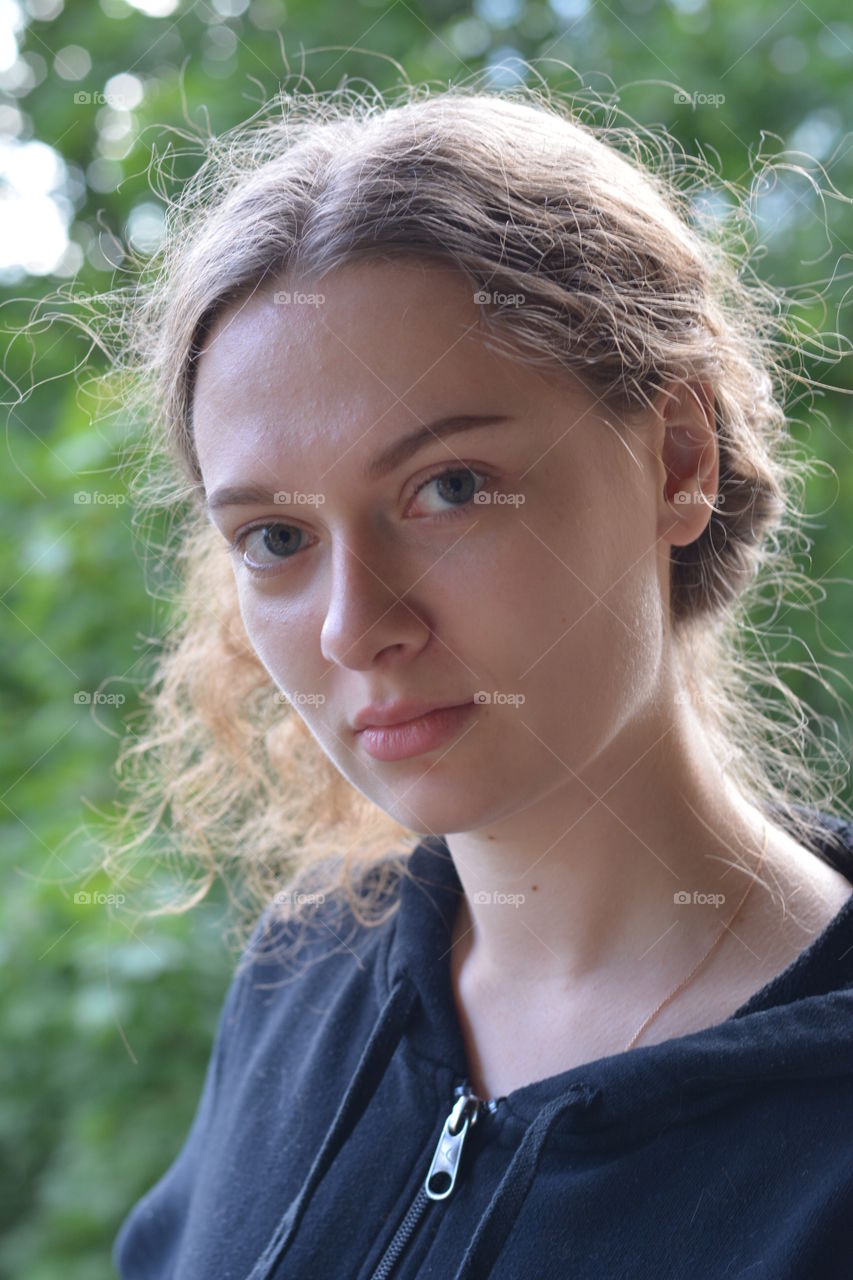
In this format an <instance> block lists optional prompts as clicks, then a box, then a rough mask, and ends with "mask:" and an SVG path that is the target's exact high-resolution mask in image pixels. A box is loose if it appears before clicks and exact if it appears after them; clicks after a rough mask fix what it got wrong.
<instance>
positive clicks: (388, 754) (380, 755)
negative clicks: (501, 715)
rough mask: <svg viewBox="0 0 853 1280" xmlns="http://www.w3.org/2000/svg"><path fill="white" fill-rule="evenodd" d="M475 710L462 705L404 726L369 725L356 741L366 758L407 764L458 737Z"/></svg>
mask: <svg viewBox="0 0 853 1280" xmlns="http://www.w3.org/2000/svg"><path fill="white" fill-rule="evenodd" d="M476 710H477V704H476V703H474V702H466V703H464V704H462V705H461V706H458V707H443V708H442V709H441V710H440V711H430V712H429V713H428V714H427V715H425V716H418V718H417V720H407V721H405V723H404V724H393V725H387V726H386V727H385V728H380V727H379V726H378V725H369V726H368V727H367V728H366V729H359V730H358V738H359V740H360V742H361V743H362V744H363V746H364V749H365V751H366V752H367V754H368V755H370V756H373V758H374V760H407V759H408V758H409V756H419V755H421V754H422V752H424V751H433V750H434V749H435V748H436V747H440V746H441V745H442V744H443V743H445V742H447V741H448V740H449V739H450V738H452V737H453V736H454V734H456V733H458V732H459V730H460V729H461V728H462V726H463V724H464V723H465V721H466V720H468V718H469V717H470V716H471V714H472V713H473V712H474V711H476Z"/></svg>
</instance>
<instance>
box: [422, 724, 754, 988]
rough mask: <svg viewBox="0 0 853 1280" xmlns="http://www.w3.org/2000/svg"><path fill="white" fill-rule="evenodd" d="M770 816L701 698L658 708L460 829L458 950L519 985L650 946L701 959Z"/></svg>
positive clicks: (568, 976) (455, 851) (456, 843)
mask: <svg viewBox="0 0 853 1280" xmlns="http://www.w3.org/2000/svg"><path fill="white" fill-rule="evenodd" d="M765 830H766V823H765V821H764V819H763V817H762V815H761V814H760V813H759V812H758V810H757V809H756V808H755V807H754V806H752V805H750V804H748V803H747V802H746V801H745V800H744V799H743V797H741V796H740V795H739V794H738V793H737V792H736V790H735V788H734V787H733V786H732V785H731V783H730V782H728V781H727V779H726V778H725V776H724V775H722V773H721V772H720V770H719V768H718V766H717V765H716V762H715V760H714V759H713V755H712V752H711V750H710V746H709V743H708V740H707V737H706V735H705V734H704V732H703V730H702V729H701V725H700V724H699V722H698V720H697V718H696V717H695V714H694V713H693V712H692V710H691V709H690V708H689V706H682V705H677V706H676V712H675V714H674V715H673V717H672V718H671V719H670V720H669V721H668V722H666V723H662V722H661V721H660V720H659V719H655V718H654V717H652V716H650V717H649V719H648V720H647V721H646V722H645V723H644V724H641V725H637V724H636V723H635V724H633V725H632V726H631V731H630V734H624V735H622V736H621V737H620V738H619V739H617V740H615V741H614V742H612V743H611V744H610V745H609V746H608V748H607V750H606V752H604V753H603V754H602V755H601V756H600V757H598V758H597V759H596V760H595V761H594V762H592V763H591V764H590V765H589V766H588V767H587V768H585V770H584V773H583V775H582V776H580V775H572V776H571V777H570V778H569V780H568V781H567V782H566V783H565V784H564V785H562V786H561V787H559V788H558V789H556V790H554V791H552V792H551V793H549V794H548V795H546V796H545V797H544V798H540V799H538V800H536V801H535V802H534V803H533V804H531V805H529V806H527V807H526V808H525V809H524V810H523V811H521V812H516V813H514V814H512V815H511V816H509V817H506V818H503V819H501V820H500V821H498V822H495V823H493V824H491V825H489V826H488V827H485V828H482V829H478V830H476V831H468V832H460V833H458V834H451V835H448V836H447V837H446V840H447V845H448V848H449V850H450V853H451V855H452V857H453V859H454V863H455V865H456V869H457V872H458V875H459V878H460V880H461V883H462V886H463V889H464V891H465V898H464V900H463V901H462V903H461V905H460V911H459V915H458V917H457V921H456V927H455V931H454V947H455V948H458V952H457V954H456V956H455V961H456V962H457V963H461V962H462V961H463V960H464V963H465V964H466V965H467V966H468V967H469V969H470V968H473V969H474V970H475V971H476V972H477V974H478V975H480V977H483V978H487V979H494V980H495V981H496V982H500V983H501V984H502V985H509V986H510V987H511V988H524V987H527V986H529V985H530V984H533V983H536V984H537V985H538V986H540V987H541V984H543V983H545V984H547V985H549V986H552V987H556V988H557V989H564V988H565V987H567V986H568V985H569V984H571V985H577V984H578V983H582V982H583V981H584V980H585V979H589V980H595V981H598V980H600V979H601V978H605V979H606V978H607V976H608V974H609V973H612V974H614V975H615V974H617V973H618V975H619V977H620V979H621V978H623V977H624V973H625V965H626V963H628V964H631V963H632V958H633V961H636V962H639V961H640V959H641V958H644V957H646V956H652V957H653V958H654V961H655V964H656V965H657V964H659V965H661V966H662V967H666V969H667V971H669V969H670V968H672V970H673V971H677V970H678V969H679V966H680V965H682V962H683V966H684V967H687V966H689V965H690V963H691V962H692V961H695V959H696V958H697V954H699V953H700V951H701V946H702V944H703V942H704V943H710V942H711V940H712V939H713V938H714V936H715V935H716V933H717V932H718V931H719V929H720V928H721V927H722V926H723V924H724V922H725V921H726V920H727V919H728V918H729V916H730V915H731V913H732V912H733V911H734V909H735V907H736V905H737V903H738V902H739V901H740V898H741V896H742V894H743V893H744V890H745V889H746V887H747V885H748V884H749V873H754V871H755V869H756V867H757V866H758V863H759V860H760V857H761V850H762V845H763V841H764V835H765ZM745 872H746V874H745ZM679 891H681V892H687V893H689V894H690V898H691V902H690V904H689V905H682V904H679V903H677V902H676V901H675V899H674V895H675V893H677V892H679ZM694 893H696V894H697V895H700V897H699V900H698V901H697V900H694ZM720 894H722V895H724V899H723V901H722V902H720V901H719V899H716V905H715V898H714V897H712V896H711V895H720ZM485 895H491V897H490V898H488V897H486V896H485ZM752 896H754V895H752ZM655 953H656V954H655Z"/></svg>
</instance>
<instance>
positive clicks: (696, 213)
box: [93, 84, 840, 924]
mask: <svg viewBox="0 0 853 1280" xmlns="http://www.w3.org/2000/svg"><path fill="white" fill-rule="evenodd" d="M594 106H595V104H592V105H591V104H590V103H589V101H588V100H583V99H580V98H579V97H578V96H577V95H575V96H574V98H573V99H572V98H568V99H566V98H563V97H561V96H559V95H557V94H556V93H554V92H553V91H547V90H543V89H541V88H530V87H526V86H523V85H522V86H516V87H513V88H512V89H511V90H498V89H489V90H483V89H480V88H478V87H476V86H474V85H457V86H455V87H450V88H442V89H440V90H431V89H429V87H428V86H426V85H421V86H418V85H408V84H407V85H404V86H402V87H400V88H399V90H398V91H396V92H395V94H393V95H390V94H386V95H384V96H383V95H382V94H380V93H379V91H378V90H377V91H375V92H374V95H373V97H372V98H371V97H366V96H364V95H363V94H359V93H356V92H355V91H354V90H353V89H351V88H349V87H347V86H346V85H344V86H341V87H339V88H337V89H335V90H334V91H331V92H329V93H327V94H323V95H320V94H316V93H310V92H300V93H296V94H291V93H289V92H286V91H285V90H284V89H283V88H282V90H281V92H280V94H279V95H278V96H277V97H276V98H275V99H274V100H272V101H271V102H269V103H267V104H265V106H264V107H263V108H261V109H260V110H259V111H258V112H257V113H256V114H255V115H254V116H253V117H252V118H251V119H249V120H247V121H244V122H243V123H242V124H240V125H239V126H236V127H234V128H232V129H230V130H229V131H227V132H225V133H224V134H222V135H220V136H216V137H207V138H205V139H203V140H202V144H201V147H202V157H203V158H202V162H201V163H200V165H199V167H198V168H197V170H196V172H195V173H194V175H193V176H192V178H190V179H189V180H187V181H185V182H184V183H183V184H182V186H181V187H180V190H179V192H178V195H177V197H176V198H171V197H170V198H169V199H168V200H167V201H166V203H167V210H166V227H165V236H164V239H163V242H162V244H161V246H160V248H159V250H158V251H157V252H156V254H154V255H153V257H152V258H151V259H150V260H148V261H147V262H146V263H145V264H144V268H145V269H144V270H142V271H141V272H140V275H139V277H138V279H137V280H136V282H135V284H134V286H133V287H132V288H131V289H129V290H124V291H122V290H118V289H116V290H113V291H112V292H111V293H110V294H109V295H106V298H107V300H108V302H109V304H110V309H109V314H110V316H111V317H113V316H115V315H116V306H117V314H118V320H119V323H118V328H117V333H118V339H119V340H118V341H117V342H115V343H114V344H113V347H112V349H111V351H110V355H111V372H112V373H118V374H119V375H120V384H121V395H122V397H123V404H125V405H126V406H127V407H128V408H129V409H130V411H131V413H132V414H138V415H139V417H140V419H141V420H142V422H143V423H144V431H143V433H142V435H141V438H140V439H141V445H140V448H141V452H142V457H141V459H138V458H134V459H133V475H132V480H131V489H132V494H133V496H134V497H135V499H136V501H137V511H138V512H141V513H143V514H157V515H158V516H159V515H161V514H162V513H165V514H166V516H167V519H168V527H169V533H170V537H169V539H168V540H167V543H166V544H164V546H162V547H158V548H157V554H158V555H160V554H162V555H163V557H164V559H165V561H166V563H167V564H168V566H169V568H170V570H174V571H176V573H177V577H178V581H179V583H180V588H179V591H178V593H177V595H176V598H175V601H174V603H175V605H176V609H175V620H174V625H173V626H172V627H171V629H170V630H169V631H168V633H167V634H166V635H165V637H164V638H163V640H162V646H161V651H160V653H159V656H158V663H157V669H156V672H155V673H154V678H153V680H152V682H151V686H150V688H149V689H148V690H146V691H145V693H144V694H143V699H144V701H145V702H146V703H147V704H148V705H147V709H146V711H145V715H144V724H143V726H142V728H141V730H140V731H138V732H137V731H133V732H131V733H130V734H129V735H128V737H127V739H126V741H125V742H124V744H123V746H122V750H121V752H120V755H119V759H118V762H117V772H118V775H119V777H120V779H121V787H122V788H124V791H123V794H125V795H126V794H128V793H129V796H130V799H129V801H128V803H127V804H126V805H125V807H124V809H123V813H122V818H121V822H120V825H119V830H118V831H117V832H116V833H115V834H114V835H111V837H110V841H109V847H108V848H107V853H106V860H105V864H104V865H105V866H106V867H107V869H108V870H109V871H110V873H111V874H112V875H113V876H115V875H117V874H119V873H121V874H129V871H130V868H129V863H130V858H131V856H132V855H133V854H134V852H135V851H138V850H139V849H140V848H145V846H146V842H147V841H148V840H149V838H150V837H151V835H152V833H153V831H154V830H155V828H156V827H158V826H159V825H160V824H161V822H162V819H163V817H164V814H165V813H166V811H167V810H168V812H169V833H170V839H171V840H172V841H173V842H174V847H175V848H177V850H178V851H179V853H180V856H181V858H182V859H186V860H188V861H192V862H195V863H196V864H197V865H199V866H200V868H201V875H200V878H199V879H198V882H197V883H196V884H195V885H194V886H193V888H192V890H191V891H190V892H189V893H188V894H187V895H186V897H185V898H184V900H182V901H180V902H179V901H177V900H174V899H173V900H171V901H169V902H168V903H167V904H166V906H160V907H158V908H157V909H156V910H155V911H154V912H151V913H150V914H158V913H160V912H163V911H172V912H178V911H184V910H187V909H188V908H189V907H191V906H192V905H194V903H196V902H197V901H199V900H200V899H201V898H203V897H204V895H205V894H206V893H207V891H208V889H209V888H210V887H211V885H212V884H213V883H214V881H215V879H216V877H217V876H218V875H223V876H224V877H226V878H227V875H228V869H229V868H230V867H233V868H235V869H236V870H237V871H238V872H239V875H240V878H241V882H242V884H243V885H244V886H246V887H247V889H248V899H247V911H248V915H249V918H251V919H254V918H256V916H257V912H258V908H259V907H260V908H269V907H270V904H271V903H272V904H273V906H274V914H275V915H276V916H278V917H280V918H282V919H287V920H297V919H298V918H299V917H300V916H302V915H304V914H305V911H304V908H305V907H306V905H307V906H312V905H313V903H314V902H315V901H316V900H317V899H318V898H325V897H334V896H336V895H345V896H346V899H347V901H348V903H349V906H350V908H351V909H352V911H353V912H354V913H355V915H356V917H357V919H358V920H359V921H360V922H361V923H362V924H378V923H380V922H381V921H383V920H385V919H386V918H387V917H388V915H389V913H391V912H393V911H394V909H395V907H396V902H395V900H394V895H393V894H389V893H388V890H389V887H391V886H392V885H393V884H394V883H396V879H397V877H398V876H399V875H400V874H404V873H405V861H406V856H407V854H408V853H409V852H410V851H411V848H413V847H414V845H415V844H416V843H417V841H418V840H419V839H420V838H422V836H423V834H424V833H422V832H413V831H412V830H410V829H408V828H405V827H402V826H400V825H399V824H398V823H397V822H396V821H394V820H392V819H391V818H390V817H389V816H388V815H386V814H384V813H383V812H382V811H381V810H379V809H378V808H377V807H376V806H375V805H374V804H373V803H372V802H370V801H369V800H367V799H366V798H365V797H364V796H362V795H361V794H360V793H358V792H357V791H356V790H355V789H354V788H353V787H352V786H351V785H350V783H349V782H348V781H347V780H346V779H345V778H343V777H342V776H341V775H340V773H339V772H338V770H337V769H336V767H335V766H334V764H333V763H332V762H331V761H330V760H329V759H328V758H327V757H326V755H325V753H324V752H323V751H322V749H321V748H320V746H319V745H318V744H317V743H316V742H315V740H314V739H313V737H312V736H311V734H310V732H309V731H308V729H307V728H306V726H305V724H304V722H303V720H302V718H301V717H300V716H299V714H298V713H297V712H296V711H295V710H294V709H293V708H292V707H290V705H289V704H288V703H287V700H286V699H285V698H284V697H283V695H281V694H280V693H279V692H278V690H277V688H276V686H275V685H274V683H273V681H272V679H271V677H270V676H269V674H268V673H267V671H266V670H265V668H264V666H263V665H262V663H261V661H260V660H259V658H258V656H257V654H256V653H255V652H254V650H253V648H252V645H251V643H250V641H249V638H248V636H247V634H246V632H245V630H244V628H243V624H242V620H241V617H240V610H239V606H238V601H237V591H236V585H235V580H234V575H233V571H232V568H231V565H230V563H229V561H228V559H227V556H226V555H225V552H224V548H223V545H222V540H221V537H220V536H219V535H218V533H217V531H216V530H215V529H213V528H212V527H211V524H210V522H209V520H208V519H207V517H206V515H205V512H204V510H203V506H202V500H203V497H204V491H203V486H202V483H201V475H200V471H199V465H198V459H197V457H196V451H195V446H194V441H193V433H192V425H191V414H192V404H193V386H194V375H195V372H196V369H197V366H198V361H199V356H200V353H201V351H202V349H203V345H204V341H205V337H206V335H207V334H208V333H209V332H210V330H211V327H212V325H213V324H214V322H215V321H216V319H217V317H219V316H220V315H221V313H222V312H223V310H224V309H225V308H226V307H228V306H230V305H231V304H233V303H235V302H238V301H239V300H240V299H242V298H245V297H247V296H248V295H250V294H251V293H252V292H253V291H254V290H256V289H257V288H258V286H259V284H260V283H261V282H262V281H264V280H266V279H268V278H274V277H277V276H280V275H284V274H285V273H286V274H287V275H288V276H289V277H292V278H298V277H300V276H302V275H311V276H315V275H322V274H323V273H326V272H328V271H330V270H333V269H334V268H336V267H339V266H343V265H345V264H348V263H352V262H354V261H356V260H388V259H389V258H390V257H391V256H393V255H395V254H407V255H410V256H411V255H414V256H415V257H424V256H429V257H432V258H435V259H438V260H440V261H442V262H444V263H450V264H453V265H454V266H455V267H456V269H458V270H459V271H460V272H463V273H464V274H465V276H466V277H467V278H468V280H469V281H470V282H471V284H472V286H473V290H474V291H475V292H477V291H479V293H478V298H479V299H480V301H479V309H480V321H481V333H482V336H483V338H484V341H485V342H486V344H487V345H488V346H489V347H491V348H492V349H494V350H496V351H499V352H500V353H502V354H503V355H505V356H506V357H507V358H509V359H514V360H521V361H524V362H527V363H532V364H547V365H550V366H555V367H560V368H563V369H566V370H569V371H571V372H572V373H573V374H575V375H576V376H577V377H578V378H580V379H581V381H582V382H583V384H584V385H585V386H587V387H588V388H590V389H591V390H593V391H594V392H595V394H596V395H597V396H599V397H600V398H601V400H602V402H603V403H604V404H605V405H606V406H608V407H612V408H613V409H615V410H616V411H617V412H619V413H626V414H630V413H632V412H634V411H637V412H642V410H643V408H644V407H646V406H648V405H649V404H650V403H651V400H652V397H653V396H654V395H655V394H656V393H657V392H659V391H660V390H661V389H663V388H665V387H668V386H671V385H672V384H673V383H675V384H678V383H684V382H685V381H686V380H687V379H688V378H691V377H697V376H698V377H699V378H701V379H702V380H703V381H705V382H707V383H709V384H710V385H711V387H712V388H713V394H714V403H715V417H716V432H717V438H718V444H719V457H720V470H719V490H718V501H717V502H715V503H714V505H713V510H712V512H711V515H710V518H709V520H708V523H707V525H706V526H705V528H704V530H703V532H702V534H701V535H700V536H699V537H697V538H696V540H695V541H694V542H692V543H691V544H690V545H688V546H675V547H673V548H672V549H671V588H670V598H669V611H670V619H671V624H672V633H673V638H674V641H675V643H676V644H677V650H678V656H679V662H680V667H681V671H682V675H683V681H684V693H683V696H684V697H685V698H689V699H690V700H691V702H692V703H693V704H694V706H695V709H696V712H697V715H698V716H699V717H700V719H701V722H702V724H703V726H704V729H705V731H706V732H707V734H708V735H709V738H710V740H711V741H712V742H713V744H714V747H715V750H716V754H717V758H718V760H719V761H720V763H721V765H722V766H723V768H724V769H725V771H726V772H727V773H728V775H729V776H730V777H731V778H733V779H735V780H736V784H737V786H738V787H739V788H740V790H741V792H742V794H743V795H745V796H747V797H748V798H749V799H750V800H751V802H752V803H754V804H755V805H757V806H758V807H759V808H760V809H762V810H763V811H764V812H765V813H769V812H770V810H771V809H773V810H774V811H776V812H777V813H779V814H781V815H782V816H783V818H784V821H785V824H786V825H787V826H788V828H789V830H791V831H792V832H793V833H794V834H795V835H796V836H797V838H798V839H799V840H800V841H801V842H802V843H803V844H805V845H806V846H807V847H809V848H814V847H815V846H814V844H813V838H814V837H815V836H816V834H817V826H816V824H815V822H814V821H813V815H812V814H811V813H809V812H807V809H806V808H804V806H808V807H821V808H824V809H826V808H829V807H830V805H831V804H834V805H835V808H836V810H837V809H838V808H839V806H840V801H838V800H837V797H836V796H835V794H834V793H835V791H836V790H837V784H838V777H839V775H840V771H839V772H838V773H833V759H832V753H831V751H830V749H829V744H828V742H827V741H826V739H825V737H823V736H821V735H819V734H818V733H816V732H814V730H812V729H810V728H809V727H808V719H809V716H808V714H807V711H806V708H805V704H804V703H803V702H802V701H801V700H800V699H799V698H798V697H797V696H796V695H795V694H794V693H793V692H792V690H791V689H790V688H789V687H788V686H787V685H786V683H785V682H784V681H783V679H782V677H781V674H780V665H779V664H777V663H776V662H775V661H774V660H773V659H772V658H771V657H769V656H768V655H767V654H766V653H764V652H763V650H762V648H761V645H760V643H759V644H758V645H757V646H756V647H757V648H758V650H759V652H760V656H759V657H758V658H756V657H755V654H754V652H751V651H750V639H751V638H753V639H754V638H755V637H759V640H760V633H759V631H758V630H757V628H756V627H755V626H754V625H752V623H751V622H750V613H751V610H752V608H753V607H754V606H755V605H756V603H758V602H759V601H760V602H763V601H764V600H766V598H767V593H768V591H769V592H770V593H771V595H772V593H774V592H775V593H778V598H779V599H781V598H782V595H783V594H784V592H785V591H786V590H787V589H788V588H789V587H791V586H799V584H800V583H802V582H805V583H806V584H808V582H809V579H808V578H804V577H803V576H802V575H801V574H800V572H799V570H798V569H797V568H796V567H795V561H794V557H793V552H794V550H795V548H796V546H797V542H798V539H800V538H802V536H803V535H802V533H801V530H800V524H801V521H802V512H801V493H802V487H803V484H804V480H805V475H806V472H807V470H808V461H807V460H804V459H803V458H802V457H800V456H798V455H797V453H796V451H795V450H794V448H793V442H792V439H791V433H790V431H789V419H788V416H787V412H788V411H787V410H786V402H787V399H788V397H789V396H790V393H791V391H792V390H793V389H794V388H795V387H800V386H802V387H805V388H806V389H808V388H809V386H810V380H809V378H808V377H807V376H806V374H805V373H804V372H803V368H804V362H803V352H802V341H803V340H802V338H801V337H800V336H798V331H796V330H795V328H794V326H792V325H789V324H788V323H787V317H786V306H785V302H786V299H785V296H784V294H783V293H782V292H781V291H780V290H779V289H775V288H773V289H771V288H770V286H769V285H767V284H766V283H764V282H762V281H761V280H760V279H759V278H758V276H757V274H756V273H755V271H754V270H752V268H751V266H750V243H749V241H750V231H751V229H752V221H751V219H750V217H749V215H748V213H747V210H746V207H745V202H744V201H743V200H742V198H741V194H742V193H741V192H740V191H739V190H738V188H736V187H735V186H734V185H733V184H730V183H724V182H722V180H717V179H716V177H715V174H714V173H713V171H712V169H711V166H710V165H709V164H708V162H707V161H706V160H704V158H702V159H698V158H696V157H689V156H687V155H686V154H685V153H684V152H683V150H682V149H681V148H680V147H679V145H678V144H677V143H676V141H675V140H674V139H673V138H672V137H671V135H669V134H668V133H667V132H666V130H663V131H661V132H653V131H651V130H649V129H645V128H641V127H639V126H636V125H630V126H621V125H618V124H617V123H616V122H615V119H614V118H607V119H605V120H603V121H600V122H596V121H595V119H594V110H593V107H594ZM610 115H611V117H612V115H613V113H612V112H611V113H610ZM158 173H159V171H158ZM162 185H163V190H164V196H165V187H166V184H165V183H163V184H162ZM708 189H711V190H717V191H718V192H720V191H722V193H723V195H724V197H725V198H724V201H723V203H724V204H725V205H726V207H727V209H728V212H727V213H723V214H722V216H716V217H707V216H703V214H702V196H703V193H706V192H707V191H708ZM718 203H719V202H718ZM519 293H521V294H523V295H524V304H523V305H522V306H508V307H502V306H500V305H492V304H491V303H490V299H491V298H492V297H493V296H494V295H501V294H519ZM94 310H95V308H94V306H93V312H94ZM104 333H106V328H105V329H104ZM792 355H793V357H794V359H791V356H792ZM797 357H799V360H798V359H797ZM137 518H139V517H137ZM762 593H763V594H762ZM810 752H813V753H814V755H815V756H816V758H815V759H812V758H810ZM128 765H129V766H131V767H130V768H129V769H128V771H127V773H126V775H125V774H124V772H123V771H124V769H125V766H128ZM128 832H131V833H132V834H131V835H130V836H129V838H128V839H124V837H125V836H126V835H127V834H128ZM821 834H823V835H824V837H825V832H822V833H821ZM126 864H127V865H126ZM368 870H369V871H370V872H371V874H370V875H369V876H367V875H365V872H367V871H368Z"/></svg>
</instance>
